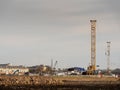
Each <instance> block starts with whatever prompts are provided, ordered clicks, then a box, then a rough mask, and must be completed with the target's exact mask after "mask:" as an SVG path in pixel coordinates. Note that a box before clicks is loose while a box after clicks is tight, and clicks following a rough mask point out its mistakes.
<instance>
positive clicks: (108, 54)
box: [106, 42, 111, 73]
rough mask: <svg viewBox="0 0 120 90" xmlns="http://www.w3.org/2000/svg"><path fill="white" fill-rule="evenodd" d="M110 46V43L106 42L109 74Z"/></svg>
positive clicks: (108, 70) (108, 71)
mask: <svg viewBox="0 0 120 90" xmlns="http://www.w3.org/2000/svg"><path fill="white" fill-rule="evenodd" d="M110 44H111V42H107V51H106V55H107V73H110Z"/></svg>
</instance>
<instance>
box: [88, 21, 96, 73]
mask: <svg viewBox="0 0 120 90" xmlns="http://www.w3.org/2000/svg"><path fill="white" fill-rule="evenodd" d="M90 22H91V63H90V65H89V66H88V70H87V73H88V74H92V75H93V74H94V72H95V70H96V20H90Z"/></svg>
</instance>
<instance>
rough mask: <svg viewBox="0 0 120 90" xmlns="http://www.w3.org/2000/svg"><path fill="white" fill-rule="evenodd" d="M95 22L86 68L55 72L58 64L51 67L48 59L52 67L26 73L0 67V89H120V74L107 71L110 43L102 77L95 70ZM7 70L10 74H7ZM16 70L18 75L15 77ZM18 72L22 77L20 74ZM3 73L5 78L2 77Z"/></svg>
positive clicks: (23, 70) (31, 69) (37, 68)
mask: <svg viewBox="0 0 120 90" xmlns="http://www.w3.org/2000/svg"><path fill="white" fill-rule="evenodd" d="M96 22H97V21H96V20H90V23H91V61H90V64H89V66H88V67H87V69H84V68H80V67H72V68H68V69H65V70H56V65H57V63H58V62H57V61H56V62H55V63H54V64H53V60H51V66H44V65H41V66H37V67H29V70H28V68H25V67H24V68H23V67H22V68H21V69H20V68H19V67H14V68H13V67H11V68H10V66H9V67H7V66H6V67H4V68H3V67H0V68H1V76H0V90H7V89H9V90H32V89H33V88H34V89H36V90H63V89H64V90H66V89H67V90H68V89H69V90H88V88H89V90H110V89H112V90H119V89H120V77H119V73H117V74H114V75H113V74H112V72H111V70H110V43H111V42H110V41H108V42H107V52H106V56H107V68H106V72H105V74H103V73H102V72H101V71H99V70H97V69H96V68H97V65H96ZM9 69H10V70H11V71H10V70H9ZM17 69H18V70H17ZM6 70H7V73H6ZM35 70H36V71H35ZM3 71H4V72H3ZM8 71H9V72H11V73H12V74H11V75H10V73H9V74H8ZM16 71H17V73H18V74H15V73H16ZM19 71H21V72H20V73H24V74H22V75H21V74H20V75H19ZM2 73H5V74H6V75H5V74H4V75H2ZM26 73H27V74H26Z"/></svg>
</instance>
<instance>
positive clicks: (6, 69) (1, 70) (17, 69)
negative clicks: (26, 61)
mask: <svg viewBox="0 0 120 90" xmlns="http://www.w3.org/2000/svg"><path fill="white" fill-rule="evenodd" d="M28 72H29V69H28V68H26V67H24V66H12V65H11V64H10V63H8V64H0V75H24V74H25V73H28Z"/></svg>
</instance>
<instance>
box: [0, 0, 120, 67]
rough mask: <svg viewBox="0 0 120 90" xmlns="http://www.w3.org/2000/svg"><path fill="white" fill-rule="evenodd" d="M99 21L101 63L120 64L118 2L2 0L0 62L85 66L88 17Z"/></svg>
mask: <svg viewBox="0 0 120 90" xmlns="http://www.w3.org/2000/svg"><path fill="white" fill-rule="evenodd" d="M91 19H96V20H97V27H96V28H97V65H100V68H106V65H107V64H106V62H107V61H106V60H107V58H106V56H105V50H106V47H107V45H106V42H107V41H111V42H112V43H111V56H110V61H111V62H110V63H111V68H120V40H119V39H120V0H0V63H12V64H14V65H21V64H22V65H26V66H29V65H39V64H46V65H50V63H51V59H53V60H54V61H56V60H57V61H58V67H62V68H65V67H74V66H80V67H85V68H86V67H87V66H88V65H89V63H90V48H91V46H90V45H91V44H90V39H91V37H90V36H91V35H90V20H91Z"/></svg>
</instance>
